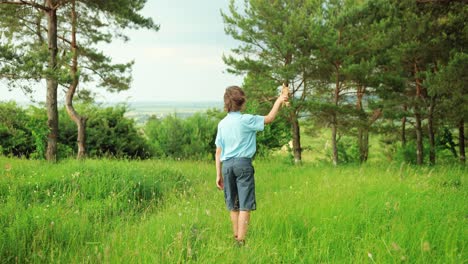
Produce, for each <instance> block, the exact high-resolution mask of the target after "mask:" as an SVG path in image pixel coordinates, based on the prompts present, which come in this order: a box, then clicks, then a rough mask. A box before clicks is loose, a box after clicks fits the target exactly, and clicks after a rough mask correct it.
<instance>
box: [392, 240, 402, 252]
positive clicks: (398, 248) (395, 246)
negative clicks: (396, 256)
mask: <svg viewBox="0 0 468 264" xmlns="http://www.w3.org/2000/svg"><path fill="white" fill-rule="evenodd" d="M392 248H393V250H395V251H399V250H400V249H401V248H400V246H398V244H397V243H395V242H392Z"/></svg>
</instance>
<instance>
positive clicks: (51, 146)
mask: <svg viewBox="0 0 468 264" xmlns="http://www.w3.org/2000/svg"><path fill="white" fill-rule="evenodd" d="M47 7H49V8H50V10H49V11H47V22H48V32H47V35H48V46H49V64H48V68H49V71H50V72H55V70H56V67H57V11H56V10H55V9H54V8H53V5H52V0H47ZM57 86H58V82H57V79H56V77H55V76H49V77H47V100H46V108H47V126H48V128H49V134H48V135H47V152H46V159H47V160H48V161H53V162H55V161H57V140H58V131H59V130H58V109H57Z"/></svg>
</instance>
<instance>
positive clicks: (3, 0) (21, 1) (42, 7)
mask: <svg viewBox="0 0 468 264" xmlns="http://www.w3.org/2000/svg"><path fill="white" fill-rule="evenodd" d="M0 4H7V5H27V6H32V7H34V8H37V9H40V10H44V11H46V12H49V11H50V10H52V9H51V8H49V7H47V6H45V5H41V4H38V3H36V2H35V1H25V0H19V1H7V0H0Z"/></svg>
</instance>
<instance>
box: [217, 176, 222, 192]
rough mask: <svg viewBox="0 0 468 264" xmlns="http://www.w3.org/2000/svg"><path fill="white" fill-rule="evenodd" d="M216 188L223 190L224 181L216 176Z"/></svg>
mask: <svg viewBox="0 0 468 264" xmlns="http://www.w3.org/2000/svg"><path fill="white" fill-rule="evenodd" d="M216 186H217V187H218V189H220V190H222V189H224V179H223V177H221V176H216Z"/></svg>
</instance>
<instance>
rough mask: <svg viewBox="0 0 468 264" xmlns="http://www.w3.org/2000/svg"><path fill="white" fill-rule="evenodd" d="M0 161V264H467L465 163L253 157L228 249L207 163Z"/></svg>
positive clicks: (225, 220) (226, 225) (225, 221)
mask: <svg viewBox="0 0 468 264" xmlns="http://www.w3.org/2000/svg"><path fill="white" fill-rule="evenodd" d="M0 162H1V163H0V165H2V167H0V170H2V171H1V173H0V206H1V207H2V210H1V211H0V212H1V213H0V221H1V222H0V224H1V226H2V229H1V230H2V231H1V233H0V234H1V238H0V245H1V246H0V254H1V255H0V256H1V260H2V261H1V262H16V261H18V262H79V263H116V262H118V263H195V262H199V263H239V262H240V263H374V262H375V263H401V262H408V263H466V262H467V260H468V255H467V253H466V246H467V237H468V233H467V230H466V226H467V222H468V218H467V215H466V214H467V212H468V199H467V198H468V188H467V187H466V169H465V167H433V168H429V167H422V168H419V167H412V166H408V165H404V164H403V165H401V164H379V165H376V164H373V165H364V166H356V165H349V166H343V167H338V168H334V167H331V166H328V165H321V164H317V165H312V164H305V165H303V166H291V165H289V164H287V163H285V162H282V161H281V160H275V161H260V160H257V161H255V168H256V185H257V206H258V209H257V211H255V212H253V213H252V219H251V223H250V229H249V233H248V235H247V244H246V246H245V247H242V248H237V247H235V246H234V243H233V240H232V234H231V226H230V222H229V216H228V212H227V211H226V209H225V206H224V201H223V194H222V192H220V191H217V190H216V188H215V183H214V180H215V174H214V166H213V164H211V163H203V162H202V163H199V162H198V163H197V162H182V161H179V162H178V161H143V162H137V161H132V162H128V161H97V160H88V161H85V162H77V161H65V162H61V163H60V164H58V165H49V164H46V163H42V162H36V161H23V160H11V159H4V158H3V159H0ZM5 166H6V167H5ZM10 167H11V168H10ZM8 168H9V169H8ZM34 191H36V192H34Z"/></svg>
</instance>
